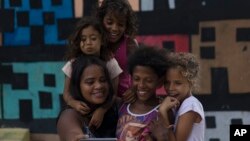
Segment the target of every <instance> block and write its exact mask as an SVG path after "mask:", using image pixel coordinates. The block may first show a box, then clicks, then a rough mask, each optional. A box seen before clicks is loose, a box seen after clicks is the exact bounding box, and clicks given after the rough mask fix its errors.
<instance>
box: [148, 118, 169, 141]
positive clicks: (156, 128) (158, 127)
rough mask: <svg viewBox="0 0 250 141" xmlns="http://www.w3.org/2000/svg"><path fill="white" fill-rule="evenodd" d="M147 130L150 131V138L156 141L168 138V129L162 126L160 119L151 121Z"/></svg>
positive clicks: (163, 140) (164, 140)
mask: <svg viewBox="0 0 250 141" xmlns="http://www.w3.org/2000/svg"><path fill="white" fill-rule="evenodd" d="M149 130H150V131H151V136H152V137H153V138H154V139H156V140H157V141H166V140H167V137H168V130H169V129H168V128H166V127H165V126H164V124H163V121H162V119H161V118H160V119H159V120H153V121H151V123H150V124H149Z"/></svg>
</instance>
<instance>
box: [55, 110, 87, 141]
mask: <svg viewBox="0 0 250 141" xmlns="http://www.w3.org/2000/svg"><path fill="white" fill-rule="evenodd" d="M82 126H83V122H82V121H81V120H80V115H79V114H78V113H77V112H76V111H75V110H73V109H66V110H65V111H63V112H62V113H61V115H60V117H59V119H58V122H57V133H58V135H59V137H60V139H61V141H78V140H79V139H82V138H86V137H87V136H86V135H85V134H84V133H83V131H82Z"/></svg>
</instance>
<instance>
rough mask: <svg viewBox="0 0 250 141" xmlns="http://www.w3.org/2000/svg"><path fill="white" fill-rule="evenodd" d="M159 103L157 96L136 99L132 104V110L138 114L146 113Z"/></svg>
mask: <svg viewBox="0 0 250 141" xmlns="http://www.w3.org/2000/svg"><path fill="white" fill-rule="evenodd" d="M157 105H159V100H158V99H157V98H156V97H152V98H150V99H149V100H147V101H140V100H136V101H135V102H134V103H132V104H131V106H130V110H131V112H133V113H136V114H145V113H147V112H149V111H151V110H152V109H154V108H155V107H156V106H157Z"/></svg>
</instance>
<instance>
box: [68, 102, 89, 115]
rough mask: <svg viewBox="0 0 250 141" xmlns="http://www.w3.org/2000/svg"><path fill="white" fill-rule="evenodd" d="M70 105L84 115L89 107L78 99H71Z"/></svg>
mask: <svg viewBox="0 0 250 141" xmlns="http://www.w3.org/2000/svg"><path fill="white" fill-rule="evenodd" d="M70 106H71V107H73V108H74V109H75V110H76V111H77V112H79V113H81V114H82V115H86V114H88V113H89V112H90V108H89V107H88V106H87V104H86V103H84V102H82V101H78V100H72V101H71V102H70Z"/></svg>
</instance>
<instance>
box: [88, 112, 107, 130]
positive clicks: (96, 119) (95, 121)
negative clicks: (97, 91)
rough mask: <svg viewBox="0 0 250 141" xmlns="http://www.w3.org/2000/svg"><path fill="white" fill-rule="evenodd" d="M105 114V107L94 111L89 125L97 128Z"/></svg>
mask: <svg viewBox="0 0 250 141" xmlns="http://www.w3.org/2000/svg"><path fill="white" fill-rule="evenodd" d="M104 114H105V110H104V109H103V108H98V109H96V110H95V111H94V113H93V116H92V118H91V120H90V122H89V127H90V128H91V127H93V126H94V127H95V129H98V128H99V127H100V126H101V124H102V121H103V117H104Z"/></svg>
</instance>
